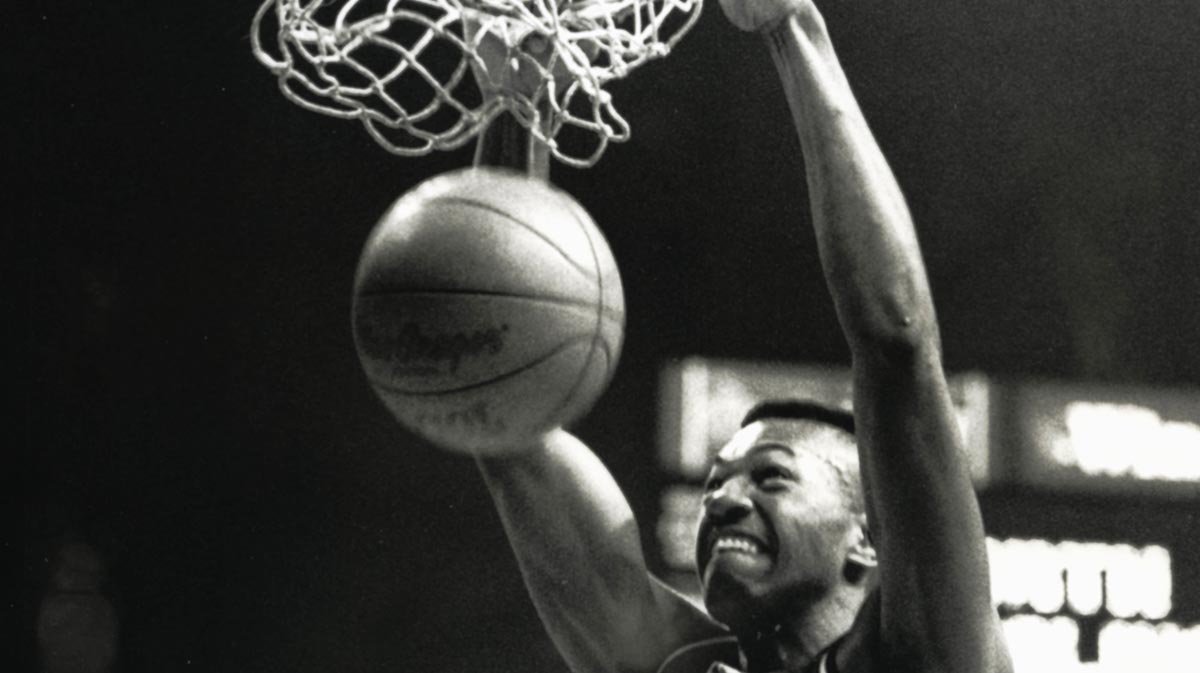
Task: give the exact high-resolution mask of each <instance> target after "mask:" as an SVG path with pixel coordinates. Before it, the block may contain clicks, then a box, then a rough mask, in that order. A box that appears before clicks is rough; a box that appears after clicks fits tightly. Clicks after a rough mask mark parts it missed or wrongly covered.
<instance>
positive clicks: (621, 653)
mask: <svg viewBox="0 0 1200 673" xmlns="http://www.w3.org/2000/svg"><path fill="white" fill-rule="evenodd" d="M479 466H480V469H481V470H482V472H483V475H484V479H485V481H486V483H487V485H488V488H489V490H490V491H491V493H492V497H493V499H494V500H495V503H496V508H497V510H498V511H499V513H500V518H501V520H502V521H503V523H504V529H505V532H506V533H507V534H508V539H509V542H510V543H511V544H512V547H513V551H514V552H515V553H516V556H517V561H518V563H519V565H520V567H521V573H522V575H523V576H524V578H525V584H526V586H527V587H528V589H529V593H530V595H531V596H532V598H533V602H534V604H535V605H536V607H537V610H538V614H539V615H540V616H541V618H542V621H543V623H544V624H545V625H546V629H547V631H549V633H550V636H551V638H552V639H553V640H554V643H555V645H556V646H557V647H558V649H559V651H560V652H561V653H562V654H563V656H564V658H565V659H566V660H567V663H568V664H569V665H570V666H571V670H573V671H575V672H576V673H583V672H585V671H588V672H590V671H622V672H627V673H633V672H642V671H644V672H646V673H653V672H654V671H655V670H657V669H658V666H659V665H660V664H661V663H662V661H663V660H664V659H665V658H666V657H667V656H668V655H669V654H670V653H671V652H672V651H674V650H675V649H677V648H679V647H680V646H682V645H684V644H686V643H691V642H695V641H697V640H700V639H703V638H707V637H712V636H715V635H719V634H720V633H721V631H720V630H719V629H718V627H717V626H716V625H715V624H713V623H712V622H711V621H710V620H709V619H708V618H707V617H706V616H704V614H703V613H702V612H701V611H700V610H699V609H698V608H696V607H694V606H693V605H691V604H690V603H688V602H687V601H686V600H684V599H683V598H682V597H680V596H679V595H678V594H676V593H674V592H673V591H671V590H670V589H669V588H667V587H666V586H665V585H663V584H662V583H660V582H659V581H658V580H656V579H655V578H653V577H651V576H650V574H649V573H648V572H647V569H646V562H645V559H644V557H643V555H642V548H641V540H640V539H639V534H638V528H637V522H636V521H635V520H634V517H633V512H632V511H631V510H630V508H629V504H628V502H627V501H626V500H625V496H624V495H623V494H622V493H621V491H620V489H619V488H618V486H617V484H616V482H615V481H614V480H613V478H612V476H611V475H610V474H609V472H608V470H607V469H606V468H605V467H604V465H603V464H601V462H600V460H599V459H598V458H597V457H596V456H595V455H594V454H593V453H592V452H591V451H590V450H589V449H588V448H587V447H586V446H584V445H583V443H581V442H580V441H579V440H578V439H576V438H575V437H573V436H571V435H570V434H568V433H566V432H563V431H556V432H553V433H551V434H550V435H548V436H546V437H545V438H544V439H543V440H542V441H541V442H539V443H538V445H536V446H532V447H528V448H525V449H524V450H522V451H520V452H519V453H517V454H515V455H512V456H507V457H499V458H480V459H479Z"/></svg>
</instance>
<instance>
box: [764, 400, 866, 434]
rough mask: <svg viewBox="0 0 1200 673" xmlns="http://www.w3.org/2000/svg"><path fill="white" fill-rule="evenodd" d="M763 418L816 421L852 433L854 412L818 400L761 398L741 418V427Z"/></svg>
mask: <svg viewBox="0 0 1200 673" xmlns="http://www.w3.org/2000/svg"><path fill="white" fill-rule="evenodd" d="M764 418H787V419H796V420H802V421H816V422H817V423H824V424H826V425H832V426H833V427H835V428H840V429H842V430H845V431H846V432H848V433H850V434H851V435H853V434H854V414H852V413H850V412H849V411H845V410H842V409H838V408H836V407H832V406H829V405H826V404H821V403H820V402H814V401H812V400H802V399H776V400H763V401H762V402H759V403H758V404H756V405H754V406H753V407H751V408H750V411H748V412H746V415H745V416H744V417H743V418H742V427H743V428H744V427H746V426H747V425H750V424H751V423H753V422H754V421H758V420H762V419H764Z"/></svg>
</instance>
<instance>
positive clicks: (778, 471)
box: [751, 465, 794, 488]
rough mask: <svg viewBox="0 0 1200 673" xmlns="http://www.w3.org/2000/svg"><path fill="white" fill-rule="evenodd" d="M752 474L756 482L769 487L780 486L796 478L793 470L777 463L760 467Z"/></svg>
mask: <svg viewBox="0 0 1200 673" xmlns="http://www.w3.org/2000/svg"><path fill="white" fill-rule="evenodd" d="M751 476H752V477H753V479H754V483H756V484H759V485H760V486H764V487H767V488H772V487H780V486H783V485H784V484H785V483H786V482H788V481H792V480H793V479H794V477H793V476H792V473H791V472H789V471H787V470H786V469H784V468H782V467H779V466H777V465H769V466H767V467H760V468H758V469H757V470H754V472H752V473H751Z"/></svg>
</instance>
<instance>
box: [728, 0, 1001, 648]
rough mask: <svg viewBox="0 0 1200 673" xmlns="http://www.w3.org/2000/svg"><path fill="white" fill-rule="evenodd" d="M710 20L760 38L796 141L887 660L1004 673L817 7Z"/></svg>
mask: <svg viewBox="0 0 1200 673" xmlns="http://www.w3.org/2000/svg"><path fill="white" fill-rule="evenodd" d="M722 4H723V5H724V6H726V11H727V13H728V14H729V15H730V18H731V19H732V20H733V22H734V23H735V24H738V25H739V26H740V27H743V28H747V27H756V28H759V29H761V30H763V33H764V35H765V37H766V39H767V42H768V45H769V49H770V51H771V55H772V57H773V59H774V61H775V65H776V67H777V69H778V71H779V75H780V78H781V81H782V84H783V88H784V91H785V93H786V96H787V100H788V104H789V106H790V108H791V111H792V117H793V121H794V123H795V125H796V129H797V131H798V133H799V135H800V142H801V147H802V149H803V152H804V161H805V170H806V176H807V181H808V188H809V194H810V198H811V202H812V213H813V222H814V226H815V229H816V236H817V241H818V246H819V250H820V254H821V260H822V265H823V267H824V272H825V278H826V282H827V284H828V286H829V290H830V292H831V294H832V296H833V299H834V303H835V305H836V309H837V314H838V319H839V321H840V323H841V325H842V329H843V332H844V333H845V336H846V339H847V341H848V343H849V345H850V349H851V353H852V357H853V367H854V384H855V394H854V404H855V415H856V417H857V426H858V443H859V452H860V454H861V462H862V470H863V478H864V484H865V486H866V490H867V505H868V517H869V518H870V520H871V526H872V529H873V532H874V535H873V537H874V541H875V545H876V548H877V550H878V553H879V563H880V568H879V570H880V581H881V591H882V600H881V606H880V610H881V615H880V617H881V619H880V624H879V627H880V629H881V631H880V637H881V639H882V641H883V642H882V643H881V645H882V647H883V652H884V653H885V654H884V656H885V658H886V659H888V660H889V661H892V662H902V661H907V662H908V663H909V664H911V665H913V670H936V671H1002V670H1006V669H1007V667H1008V663H1007V655H1006V653H1005V650H1004V647H1003V644H1002V639H1001V638H1000V635H999V627H998V620H997V618H996V615H995V611H994V609H993V607H992V603H991V597H990V591H989V587H988V584H989V581H988V580H989V577H988V567H987V556H986V546H985V540H984V533H983V525H982V521H981V518H980V515H979V510H978V504H977V502H976V500H975V494H974V491H973V490H972V486H971V481H970V476H969V474H968V471H967V469H966V465H965V461H964V460H963V455H962V450H961V447H960V444H961V437H960V435H959V431H958V427H957V424H956V422H955V418H954V410H953V406H952V404H951V401H950V397H949V394H948V391H947V385H946V381H945V377H944V374H943V372H942V364H941V353H940V343H939V337H938V328H937V322H936V317H935V315H934V308H933V301H932V299H931V296H930V290H929V285H928V281H927V279H926V275H925V269H924V265H923V263H922V261H921V254H920V249H919V247H918V244H917V238H916V232H915V231H914V229H913V225H912V221H911V218H910V215H909V212H908V207H907V205H906V204H905V201H904V197H903V195H902V194H901V191H900V188H899V186H898V185H897V184H896V180H895V178H894V177H893V175H892V172H891V170H890V168H889V167H888V165H887V162H886V160H885V159H884V157H883V154H882V152H881V151H880V149H879V147H878V146H877V144H876V142H875V140H874V138H873V136H872V134H871V132H870V130H869V129H868V128H867V123H866V121H865V119H864V118H863V115H862V112H861V110H860V109H859V107H858V104H857V102H856V101H855V98H854V95H853V93H852V92H851V89H850V86H849V83H848V82H847V80H846V77H845V74H844V73H843V71H842V68H841V65H840V64H839V62H838V59H837V57H836V55H835V53H834V50H833V46H832V44H831V42H830V39H829V35H828V33H827V31H826V28H825V23H824V20H823V19H822V17H821V15H820V14H819V13H818V11H817V9H816V7H815V6H813V4H812V3H811V2H810V1H809V0H784V1H783V2H776V3H774V6H775V7H776V8H779V7H783V8H784V10H785V11H783V12H780V13H778V14H776V15H774V16H771V15H770V14H769V11H776V12H778V11H779V10H778V9H775V10H764V9H763V8H762V3H761V2H759V3H757V4H754V3H751V2H749V1H742V0H722ZM731 7H732V11H731ZM739 12H740V13H739ZM755 22H757V24H755Z"/></svg>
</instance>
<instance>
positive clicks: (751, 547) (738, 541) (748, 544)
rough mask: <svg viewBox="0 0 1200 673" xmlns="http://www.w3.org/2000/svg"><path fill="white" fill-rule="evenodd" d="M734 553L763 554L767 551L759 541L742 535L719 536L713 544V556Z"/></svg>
mask: <svg viewBox="0 0 1200 673" xmlns="http://www.w3.org/2000/svg"><path fill="white" fill-rule="evenodd" d="M725 552H732V553H740V554H763V553H766V549H764V548H763V545H762V544H760V543H759V542H758V541H757V540H754V539H752V538H749V537H745V536H742V535H718V536H717V539H716V540H715V541H714V542H713V545H712V553H713V555H716V554H720V553H725Z"/></svg>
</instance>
